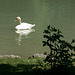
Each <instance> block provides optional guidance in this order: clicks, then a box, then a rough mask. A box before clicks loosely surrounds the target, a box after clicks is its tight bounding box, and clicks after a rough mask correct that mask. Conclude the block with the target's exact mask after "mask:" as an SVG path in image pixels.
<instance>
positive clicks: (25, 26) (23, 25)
mask: <svg viewBox="0 0 75 75" xmlns="http://www.w3.org/2000/svg"><path fill="white" fill-rule="evenodd" d="M17 20H19V25H17V26H16V27H15V28H16V29H17V30H22V29H31V28H32V27H34V26H35V24H29V23H21V17H16V20H15V21H17Z"/></svg>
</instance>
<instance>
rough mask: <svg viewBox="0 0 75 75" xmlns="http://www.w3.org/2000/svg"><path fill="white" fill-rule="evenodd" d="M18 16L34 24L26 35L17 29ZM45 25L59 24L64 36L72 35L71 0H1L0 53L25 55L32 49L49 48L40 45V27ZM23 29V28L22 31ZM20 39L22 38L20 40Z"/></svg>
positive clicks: (73, 5) (74, 10) (74, 12)
mask: <svg viewBox="0 0 75 75" xmlns="http://www.w3.org/2000/svg"><path fill="white" fill-rule="evenodd" d="M17 16H20V17H21V18H22V21H23V22H27V23H30V24H36V26H35V27H34V28H33V29H34V30H35V32H31V33H30V34H28V35H27V37H29V38H26V37H25V36H22V38H21V36H20V34H18V33H16V31H17V30H16V29H15V26H16V25H18V24H19V23H18V22H14V20H15V18H16V17H17ZM48 25H52V26H55V27H56V28H59V29H60V30H61V31H62V32H63V35H64V36H65V38H64V39H65V40H67V41H71V39H73V38H75V1H74V0H0V54H5V55H7V54H16V55H20V56H21V57H28V56H30V55H32V54H34V53H43V52H45V51H47V52H48V51H49V49H48V48H47V47H45V48H43V46H42V41H43V40H44V39H43V31H44V29H46V27H47V26H48ZM21 32H23V31H21ZM18 39H20V40H21V41H19V40H18Z"/></svg>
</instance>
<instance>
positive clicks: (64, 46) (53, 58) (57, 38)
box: [43, 25, 75, 69]
mask: <svg viewBox="0 0 75 75" xmlns="http://www.w3.org/2000/svg"><path fill="white" fill-rule="evenodd" d="M43 33H44V36H43V37H44V38H45V41H43V46H48V47H49V49H50V53H49V54H48V56H47V57H46V59H45V61H46V62H48V63H51V64H50V65H51V69H52V68H53V67H57V66H58V65H63V66H65V67H70V66H72V60H73V59H72V56H74V53H73V51H74V50H75V46H73V44H74V43H75V40H74V39H73V40H72V41H71V43H68V42H66V41H65V40H63V38H64V36H63V35H62V32H61V31H60V30H59V29H56V28H55V27H51V26H50V25H49V26H48V27H47V29H46V30H44V32H43Z"/></svg>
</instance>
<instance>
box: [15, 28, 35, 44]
mask: <svg viewBox="0 0 75 75" xmlns="http://www.w3.org/2000/svg"><path fill="white" fill-rule="evenodd" d="M15 32H16V33H17V34H19V37H18V38H17V39H16V40H17V41H18V45H21V41H22V38H31V37H29V36H28V34H30V33H31V32H35V29H29V30H16V31H15Z"/></svg>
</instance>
